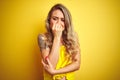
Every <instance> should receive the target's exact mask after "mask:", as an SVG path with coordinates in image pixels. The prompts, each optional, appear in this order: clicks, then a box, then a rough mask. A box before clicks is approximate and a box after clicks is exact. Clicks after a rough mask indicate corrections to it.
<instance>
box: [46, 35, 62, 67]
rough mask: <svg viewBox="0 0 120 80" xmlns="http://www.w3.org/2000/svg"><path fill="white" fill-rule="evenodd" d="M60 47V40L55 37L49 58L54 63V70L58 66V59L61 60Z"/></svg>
mask: <svg viewBox="0 0 120 80" xmlns="http://www.w3.org/2000/svg"><path fill="white" fill-rule="evenodd" d="M59 46H60V39H58V38H57V37H55V38H54V40H53V45H52V49H51V52H50V54H49V56H48V58H49V60H50V62H51V63H52V65H53V67H54V68H55V67H56V64H57V62H58V58H59Z"/></svg>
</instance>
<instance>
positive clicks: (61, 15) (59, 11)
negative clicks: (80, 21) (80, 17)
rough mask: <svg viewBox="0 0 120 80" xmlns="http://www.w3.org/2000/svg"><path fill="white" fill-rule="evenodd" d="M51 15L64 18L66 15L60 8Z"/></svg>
mask: <svg viewBox="0 0 120 80" xmlns="http://www.w3.org/2000/svg"><path fill="white" fill-rule="evenodd" d="M51 16H55V17H60V18H64V15H63V13H62V11H61V10H59V9H57V10H54V11H53V12H52V15H51Z"/></svg>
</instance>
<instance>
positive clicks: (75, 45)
mask: <svg viewBox="0 0 120 80" xmlns="http://www.w3.org/2000/svg"><path fill="white" fill-rule="evenodd" d="M57 9H59V10H61V11H62V13H63V15H64V20H65V21H64V23H65V30H64V31H63V33H62V38H63V44H64V46H65V47H66V51H67V52H68V53H70V54H71V53H75V52H76V51H78V49H79V41H78V36H77V34H76V33H75V32H74V29H73V24H72V18H71V14H70V12H69V10H68V9H67V8H66V7H65V6H63V5H62V4H56V5H54V6H53V7H52V8H51V10H50V11H49V13H48V16H47V19H46V29H47V33H46V36H47V38H48V40H47V45H48V46H49V47H50V48H51V46H52V42H53V34H52V30H51V28H50V18H51V15H52V12H53V11H54V10H57Z"/></svg>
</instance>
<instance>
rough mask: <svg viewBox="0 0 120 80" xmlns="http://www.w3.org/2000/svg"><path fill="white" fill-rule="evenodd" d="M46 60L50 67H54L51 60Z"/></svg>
mask: <svg viewBox="0 0 120 80" xmlns="http://www.w3.org/2000/svg"><path fill="white" fill-rule="evenodd" d="M46 60H47V62H48V65H49V66H51V67H52V64H51V62H50V60H49V58H47V59H46Z"/></svg>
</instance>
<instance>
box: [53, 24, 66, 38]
mask: <svg viewBox="0 0 120 80" xmlns="http://www.w3.org/2000/svg"><path fill="white" fill-rule="evenodd" d="M63 30H64V28H63V26H62V25H61V24H58V23H55V24H54V25H53V27H52V31H53V34H54V37H57V38H59V39H60V38H61V36H62V31H63Z"/></svg>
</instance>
